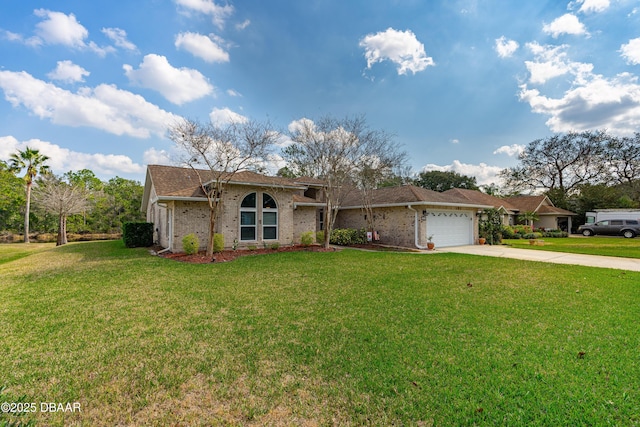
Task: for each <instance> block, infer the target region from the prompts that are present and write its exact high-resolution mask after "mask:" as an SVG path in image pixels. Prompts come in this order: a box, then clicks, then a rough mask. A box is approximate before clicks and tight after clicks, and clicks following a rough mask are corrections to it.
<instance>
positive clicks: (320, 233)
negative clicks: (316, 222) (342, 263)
mask: <svg viewBox="0 0 640 427" xmlns="http://www.w3.org/2000/svg"><path fill="white" fill-rule="evenodd" d="M316 243H324V231H317V232H316Z"/></svg>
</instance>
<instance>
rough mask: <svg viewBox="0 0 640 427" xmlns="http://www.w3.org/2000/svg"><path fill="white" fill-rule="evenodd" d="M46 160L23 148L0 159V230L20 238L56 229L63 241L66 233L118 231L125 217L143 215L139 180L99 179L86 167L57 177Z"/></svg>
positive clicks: (135, 219) (52, 231)
mask: <svg viewBox="0 0 640 427" xmlns="http://www.w3.org/2000/svg"><path fill="white" fill-rule="evenodd" d="M48 160H49V158H48V157H47V156H45V155H43V154H41V153H40V152H39V151H38V150H34V149H31V148H28V147H27V148H26V149H25V150H24V151H19V152H17V153H14V154H13V155H12V156H11V158H10V160H9V162H5V161H0V194H2V197H0V232H1V233H3V234H23V235H24V241H25V242H28V241H29V238H30V235H33V234H41V233H58V239H57V241H58V244H64V243H66V235H67V232H69V233H78V234H117V233H120V232H121V227H122V224H123V223H124V222H129V221H144V220H145V215H144V214H143V213H142V212H140V206H141V203H142V193H143V186H142V185H141V184H140V183H139V182H138V181H133V180H129V179H125V178H120V177H115V178H111V179H109V180H107V181H102V180H100V179H99V178H98V177H97V176H96V175H95V174H94V172H93V171H91V170H89V169H82V170H79V171H75V172H72V171H70V172H67V173H65V174H63V175H62V176H56V175H54V174H52V173H51V172H50V170H49V168H48V166H47V164H46V163H47V161H48ZM25 231H27V232H26V233H25Z"/></svg>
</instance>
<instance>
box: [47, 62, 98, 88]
mask: <svg viewBox="0 0 640 427" xmlns="http://www.w3.org/2000/svg"><path fill="white" fill-rule="evenodd" d="M89 74H91V73H89V72H88V71H87V70H85V69H84V68H82V67H81V66H79V65H76V64H74V63H73V62H71V61H69V60H66V61H58V66H57V67H56V69H55V70H53V71H51V72H50V73H49V74H47V77H49V78H50V79H51V80H58V81H61V82H64V83H75V82H83V81H84V77H85V76H88V75H89Z"/></svg>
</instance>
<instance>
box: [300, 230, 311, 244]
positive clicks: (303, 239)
mask: <svg viewBox="0 0 640 427" xmlns="http://www.w3.org/2000/svg"><path fill="white" fill-rule="evenodd" d="M313 240H314V236H313V231H307V232H305V233H302V235H301V236H300V243H301V244H303V245H304V246H309V245H312V244H313Z"/></svg>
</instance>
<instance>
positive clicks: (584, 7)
mask: <svg viewBox="0 0 640 427" xmlns="http://www.w3.org/2000/svg"><path fill="white" fill-rule="evenodd" d="M576 4H580V5H581V6H580V9H579V10H578V12H582V13H590V12H595V13H598V12H604V11H605V10H607V9H608V8H609V6H610V1H609V0H577V1H576ZM573 6H574V4H573V3H569V7H570V8H571V7H573Z"/></svg>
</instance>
